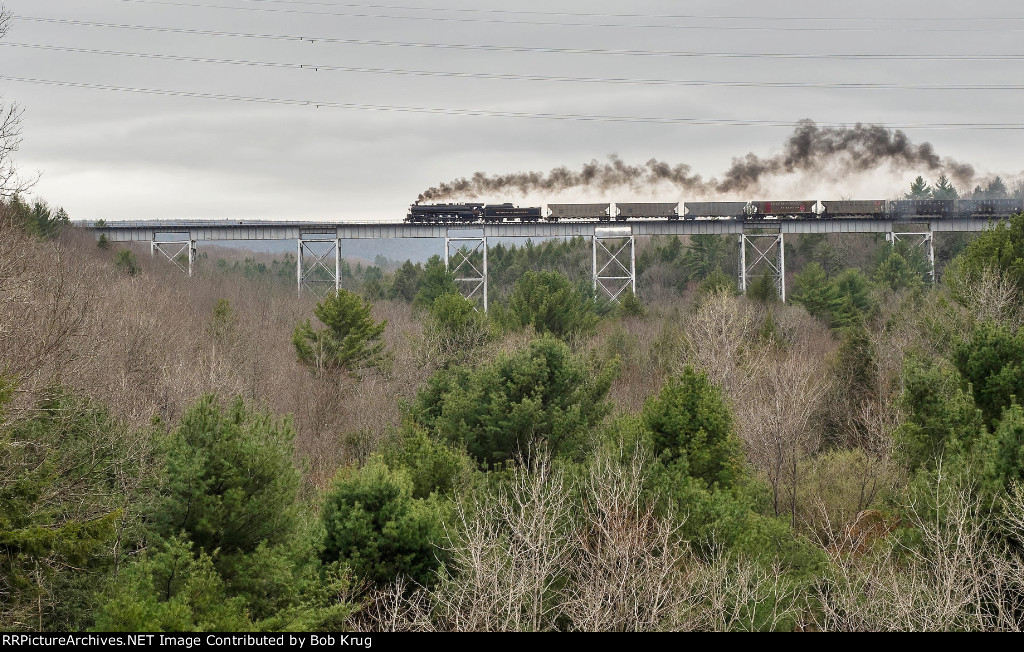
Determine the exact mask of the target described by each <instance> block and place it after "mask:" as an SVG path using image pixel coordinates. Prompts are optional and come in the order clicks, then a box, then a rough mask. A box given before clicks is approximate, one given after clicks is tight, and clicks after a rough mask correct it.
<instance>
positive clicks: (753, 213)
mask: <svg viewBox="0 0 1024 652" xmlns="http://www.w3.org/2000/svg"><path fill="white" fill-rule="evenodd" d="M1021 212H1024V199H895V200H889V199H866V200H836V201H833V200H823V201H819V200H814V199H808V200H783V201H763V200H757V201H703V202H685V203H683V202H675V203H671V202H616V203H615V204H611V203H607V204H547V205H546V206H533V207H522V208H520V207H518V206H515V205H513V204H511V203H504V204H483V203H479V204H413V205H412V206H410V207H409V214H408V215H407V216H406V218H405V221H406V222H411V223H427V224H440V223H444V224H448V223H473V222H481V221H482V222H491V223H493V222H514V221H519V222H537V221H539V220H541V219H544V220H546V221H548V222H557V221H559V220H563V219H568V220H591V221H592V220H597V221H599V222H610V221H613V220H614V221H616V222H625V221H626V220H629V219H658V220H678V219H679V218H680V217H681V218H683V219H686V220H696V219H727V220H759V219H835V218H869V219H870V218H875V219H898V220H907V219H914V218H927V219H934V218H939V219H942V218H954V217H970V218H997V217H1009V216H1010V215H1015V214H1017V213H1021Z"/></svg>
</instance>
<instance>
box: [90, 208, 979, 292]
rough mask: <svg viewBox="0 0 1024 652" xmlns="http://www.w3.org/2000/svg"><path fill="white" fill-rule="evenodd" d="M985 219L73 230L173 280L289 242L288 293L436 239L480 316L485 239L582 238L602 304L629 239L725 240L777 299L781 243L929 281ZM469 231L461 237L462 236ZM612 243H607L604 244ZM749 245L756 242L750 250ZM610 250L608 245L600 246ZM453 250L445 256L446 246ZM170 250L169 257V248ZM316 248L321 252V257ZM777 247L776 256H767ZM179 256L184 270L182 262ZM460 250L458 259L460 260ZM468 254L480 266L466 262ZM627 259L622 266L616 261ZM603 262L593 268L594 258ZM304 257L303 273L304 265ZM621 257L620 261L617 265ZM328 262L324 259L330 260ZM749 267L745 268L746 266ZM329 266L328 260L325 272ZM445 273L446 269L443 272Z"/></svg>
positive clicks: (782, 288) (109, 225)
mask: <svg viewBox="0 0 1024 652" xmlns="http://www.w3.org/2000/svg"><path fill="white" fill-rule="evenodd" d="M995 221H998V220H990V219H979V218H968V217H958V218H943V219H930V220H929V219H912V218H911V219H906V220H897V219H858V218H844V219H821V218H819V219H794V220H775V219H749V220H731V219H717V220H716V219H708V220H705V219H698V220H649V219H647V220H632V221H630V222H626V223H624V222H617V223H609V222H601V221H596V220H594V221H561V222H526V223H522V222H507V223H500V222H499V223H485V224H462V223H437V224H410V223H406V222H309V221H270V220H264V221H260V220H232V221H226V220H165V221H145V222H137V221H124V222H101V223H98V224H77V226H79V227H82V228H86V229H89V230H91V231H93V232H94V235H95V237H96V238H97V239H99V238H101V237H103V236H106V239H107V241H109V242H148V243H150V251H151V254H152V255H154V256H155V255H156V252H157V251H159V252H161V253H162V254H163V255H164V256H166V257H167V258H168V259H169V260H170V261H171V262H173V263H174V264H175V265H177V266H178V267H179V268H180V269H181V270H182V271H183V272H186V273H188V274H189V275H190V276H191V274H192V266H193V265H192V263H193V262H194V261H195V257H196V245H197V243H198V242H200V241H202V242H217V241H231V240H295V241H296V242H297V243H298V246H297V252H298V261H297V265H296V267H297V269H296V276H297V279H296V281H297V286H298V290H299V292H300V293H301V292H302V288H303V287H307V288H311V289H312V288H313V287H314V286H317V287H319V286H330V285H332V284H333V286H334V289H336V290H337V289H338V288H340V287H341V241H342V240H363V239H390V238H438V239H441V238H443V239H444V240H445V264H446V266H448V268H449V269H450V270H451V271H453V273H455V274H456V276H457V278H458V279H459V284H460V286H462V289H463V291H464V294H466V295H467V296H469V297H471V298H479V299H480V300H482V304H483V309H484V310H487V278H488V277H487V240H488V238H496V237H497V238H547V237H585V238H590V239H591V242H592V248H593V259H594V260H593V269H592V272H593V284H594V291H595V292H598V289H599V288H601V289H602V291H603V292H604V294H605V295H607V298H609V299H611V300H613V301H617V300H618V299H619V298H620V297H621V295H622V293H623V292H624V291H625V290H626V289H627V288H629V289H630V290H631V291H633V292H636V260H635V251H636V250H635V246H636V245H635V238H636V237H637V236H655V235H696V234H709V235H712V234H714V235H730V234H731V235H735V236H737V240H738V244H739V248H740V257H739V269H738V270H737V272H738V277H739V285H740V288H741V289H742V290H744V291H745V290H746V288H747V287H748V285H749V282H750V280H751V279H752V278H753V275H754V274H755V273H757V269H758V268H759V269H762V270H764V273H768V274H770V275H771V276H772V278H773V280H774V281H775V283H776V286H777V287H778V291H779V296H780V297H781V298H782V299H783V300H785V296H786V282H785V276H786V269H785V236H786V235H796V234H811V233H823V234H828V233H884V234H886V237H887V239H888V240H889V241H890V242H893V243H894V244H895V242H896V241H899V240H904V241H908V243H913V244H919V245H921V246H924V247H925V248H926V256H927V258H928V259H929V261H930V263H931V266H932V269H931V277H932V280H933V281H934V279H935V255H934V250H935V247H934V234H935V233H936V232H943V231H945V232H964V231H984V230H985V229H988V228H990V227H991V226H992V225H993V224H994V223H995ZM467 231H471V232H472V233H471V235H464V234H465V233H466V232H467ZM613 241H614V242H613ZM755 243H757V244H755ZM609 244H610V246H609ZM453 245H455V246H456V249H455V251H454V252H453V251H452V249H451V247H452V246H453ZM175 247H177V249H175ZM323 247H326V251H325V250H323ZM776 249H777V251H776ZM186 251H187V257H186V260H187V265H186V264H185V261H184V260H182V258H183V256H182V254H185V253H186ZM467 251H468V253H467ZM477 251H480V252H481V253H482V255H481V256H480V257H479V258H480V261H479V262H480V265H479V266H478V265H476V264H474V262H475V261H476V260H477V259H476V258H474V262H470V257H472V256H473V254H474V253H475V252H477ZM627 251H628V254H629V262H628V264H627V263H626V261H625V255H626V252H627ZM599 253H600V254H601V255H602V256H603V258H602V264H601V265H600V266H599V265H598V254H599ZM307 256H309V257H311V258H312V262H311V264H309V265H306V264H305V263H304V260H305V259H306V257H307ZM620 256H621V258H620ZM331 259H333V261H332V260H331ZM748 259H749V260H748ZM330 262H334V265H333V269H332V268H331V265H330V264H329V263H330ZM451 265H454V269H452V267H451Z"/></svg>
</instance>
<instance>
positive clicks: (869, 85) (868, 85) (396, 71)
mask: <svg viewBox="0 0 1024 652" xmlns="http://www.w3.org/2000/svg"><path fill="white" fill-rule="evenodd" d="M0 47H11V48H27V49H34V50H44V51H51V52H68V53H75V54H95V55H102V56H113V57H126V58H136V59H154V60H158V61H177V62H187V63H211V64H219V65H234V66H252V67H263V68H284V69H292V70H310V71H317V72H319V71H326V72H351V73H362V74H373V75H400V76H416V77H442V78H456V79H488V80H501V81H539V82H565V83H589V84H626V85H651V86H688V87H694V86H704V87H707V86H711V87H715V86H718V87H726V88H737V87H738V88H832V89H851V90H969V91H979V90H983V91H998V90H1024V84H928V83H882V82H765V81H728V80H725V81H723V80H700V79H650V78H631V77H574V76H558V75H517V74H504V73H486V72H458V71H447V70H415V69H404V68H372V67H365V66H335V65H330V64H308V63H282V62H273V61H253V60H248V59H220V58H210V57H195V56H186V55H173V54H153V53H144V52H124V51H120V50H100V49H94V48H75V47H67V46H60V45H44V44H36V43H7V42H3V41H0Z"/></svg>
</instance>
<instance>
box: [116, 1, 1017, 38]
mask: <svg viewBox="0 0 1024 652" xmlns="http://www.w3.org/2000/svg"><path fill="white" fill-rule="evenodd" d="M120 1H121V2H131V3H141V4H151V5H164V6H172V7H187V8H193V9H223V10H229V11H246V12H262V13H277V14H302V15H312V16H336V17H344V18H373V19H385V20H413V21H429V22H440V23H485V24H501V25H536V26H548V27H604V28H618V29H622V28H636V29H667V30H730V31H731V30H741V31H782V32H978V31H983V32H993V31H999V32H1019V31H1024V29H1021V28H1014V27H1010V28H1004V29H993V28H973V27H956V28H933V27H926V28H920V27H918V28H903V27H769V26H765V25H743V26H736V25H726V26H713V25H712V26H704V25H666V24H663V23H646V24H638V23H572V22H564V21H548V20H525V19H509V18H461V17H453V16H396V15H393V14H381V13H370V12H367V11H345V12H330V11H309V10H306V9H283V8H280V7H233V6H230V5H219V4H209V3H199V2H170V1H168V0H120ZM332 6H345V7H351V8H367V9H383V8H387V9H398V7H383V6H380V5H332ZM404 10H418V11H424V10H430V9H428V8H419V9H413V8H411V7H410V8H406V9H404ZM434 11H436V9H434ZM441 11H444V10H443V9H442V10H441ZM531 13H533V12H531ZM548 15H550V14H548ZM592 16H593V17H600V15H598V14H594V15H592ZM651 18H655V17H654V16H652V17H651ZM658 18H662V17H658ZM663 18H669V17H668V16H665V17H663ZM671 18H677V19H684V18H685V19H691V20H692V19H700V18H703V17H701V16H696V15H694V16H677V17H671ZM716 18H720V17H716ZM721 18H724V17H721ZM745 19H747V20H762V18H761V17H754V16H751V17H745Z"/></svg>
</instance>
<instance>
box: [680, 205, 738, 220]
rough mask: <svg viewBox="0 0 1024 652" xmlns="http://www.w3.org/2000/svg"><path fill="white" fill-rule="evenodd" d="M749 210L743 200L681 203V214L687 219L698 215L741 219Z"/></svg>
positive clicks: (693, 218)
mask: <svg viewBox="0 0 1024 652" xmlns="http://www.w3.org/2000/svg"><path fill="white" fill-rule="evenodd" d="M749 210H750V205H749V204H748V203H747V202H745V201H688V202H686V203H684V204H683V211H684V213H683V214H684V215H685V216H686V219H688V220H695V219H697V218H698V217H707V218H727V219H734V220H742V219H744V218H745V217H746V216H747V214H748V211H749Z"/></svg>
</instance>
